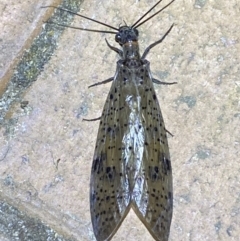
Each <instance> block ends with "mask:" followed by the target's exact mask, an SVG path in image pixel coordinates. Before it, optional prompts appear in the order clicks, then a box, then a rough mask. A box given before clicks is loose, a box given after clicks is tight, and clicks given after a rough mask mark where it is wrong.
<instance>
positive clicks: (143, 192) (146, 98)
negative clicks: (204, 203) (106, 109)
mask: <svg viewBox="0 0 240 241" xmlns="http://www.w3.org/2000/svg"><path fill="white" fill-rule="evenodd" d="M139 74H140V73H139V72H137V73H136V76H138V75H139ZM141 76H144V79H143V80H144V81H143V84H142V85H141V86H139V88H138V90H139V96H141V104H140V105H141V118H140V120H141V123H142V126H143V129H144V130H143V134H142V136H143V137H144V144H143V145H144V146H143V153H142V159H141V163H140V164H139V165H140V167H139V169H138V173H137V174H136V175H135V180H132V182H133V183H134V184H135V185H134V190H133V192H132V193H131V195H132V196H131V200H132V203H133V205H132V206H133V209H134V211H135V212H136V214H137V215H138V217H139V218H140V219H141V221H142V222H143V223H144V225H145V226H146V227H147V229H148V230H149V232H150V233H151V235H152V236H153V238H154V239H155V240H158V241H167V240H168V236H169V231H170V225H171V219H172V170H171V162H170V155H169V149H168V142H167V136H166V129H165V126H164V122H163V117H162V114H161V110H160V106H159V103H158V100H157V97H156V93H155V90H154V87H153V83H152V76H151V72H150V70H149V65H148V64H146V65H145V66H144V68H143V69H142V73H141ZM136 78H138V77H136ZM140 151H141V150H140V148H139V150H138V151H137V152H140ZM135 155H136V154H135ZM132 185H133V184H132Z"/></svg>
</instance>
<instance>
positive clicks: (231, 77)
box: [0, 0, 240, 241]
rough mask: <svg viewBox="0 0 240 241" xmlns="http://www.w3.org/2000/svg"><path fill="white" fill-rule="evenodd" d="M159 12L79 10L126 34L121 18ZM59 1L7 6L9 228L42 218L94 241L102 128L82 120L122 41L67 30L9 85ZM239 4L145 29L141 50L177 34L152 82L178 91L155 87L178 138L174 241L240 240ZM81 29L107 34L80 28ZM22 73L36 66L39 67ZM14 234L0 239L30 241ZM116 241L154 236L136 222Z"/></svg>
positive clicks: (185, 5) (3, 165)
mask: <svg viewBox="0 0 240 241" xmlns="http://www.w3.org/2000/svg"><path fill="white" fill-rule="evenodd" d="M77 2H79V1H77ZM155 2H156V1H153V0H151V1H136V0H131V1H121V0H119V1H95V0H91V1H90V0H89V1H84V2H83V4H82V5H81V10H80V11H81V13H82V14H84V15H86V16H89V17H92V18H95V19H98V20H100V21H103V22H106V23H108V24H111V25H113V26H116V27H118V26H119V25H120V24H123V20H125V21H126V22H127V23H129V24H131V23H133V22H134V21H136V19H137V18H138V17H139V16H141V15H142V14H143V13H144V12H145V11H146V10H147V9H148V8H149V7H150V6H152V5H153V4H154V3H155ZM59 3H60V1H32V2H31V3H29V2H27V3H25V4H23V3H21V2H20V1H19V2H16V1H12V2H11V1H5V0H2V1H1V3H0V13H1V15H0V17H1V21H0V24H1V29H3V31H1V37H0V41H1V42H0V46H1V50H0V51H1V52H0V61H1V62H0V68H1V81H0V87H1V88H0V90H1V94H2V99H1V102H0V103H1V105H0V108H1V109H0V111H1V114H2V117H3V118H2V122H1V124H2V127H1V136H0V201H1V203H4V204H5V207H6V205H7V206H9V207H11V209H13V210H16V211H15V212H13V214H12V215H13V217H12V218H13V220H17V218H18V216H17V214H16V213H17V212H20V213H21V214H22V216H20V217H22V222H24V220H25V219H26V220H29V219H30V220H32V219H33V220H37V221H36V223H43V224H44V225H45V230H48V227H49V228H50V229H51V230H54V231H53V232H54V233H55V237H61V238H62V240H95V239H94V235H93V232H92V228H91V222H90V214H89V200H88V192H89V177H90V168H91V162H92V156H93V150H94V145H95V140H96V135H97V129H98V123H97V122H96V123H94V122H83V121H82V119H83V118H95V117H99V116H100V115H101V111H102V107H103V104H104V101H105V99H106V95H107V93H108V90H109V88H110V84H106V85H103V86H98V87H95V88H91V89H88V86H89V85H91V84H93V83H94V82H98V81H102V80H104V79H107V78H109V77H111V76H113V75H114V72H115V68H116V61H117V56H116V54H115V53H114V52H113V51H111V50H110V49H108V48H107V46H106V43H105V40H104V39H105V38H106V37H107V39H108V40H109V42H110V43H111V44H114V45H115V46H117V44H116V43H114V36H113V35H107V34H99V33H89V32H84V31H77V30H73V29H65V30H64V32H63V35H61V37H60V39H58V40H57V42H56V43H57V45H58V46H57V49H56V51H54V52H53V54H52V57H51V59H50V60H49V61H47V63H46V64H45V65H44V70H43V71H39V73H37V74H36V76H37V78H36V80H35V81H34V80H33V81H34V82H29V84H27V85H26V86H25V89H24V88H22V89H21V91H18V92H17V93H16V92H14V91H15V90H14V89H13V88H12V85H11V83H10V80H11V77H12V76H13V74H14V68H17V67H18V63H19V61H20V59H21V56H24V49H29V48H31V46H32V44H33V42H34V37H36V36H38V35H39V33H40V31H41V28H42V21H43V20H46V19H47V18H48V17H50V16H51V15H52V12H53V11H51V10H49V9H40V6H42V5H49V4H54V5H56V6H57V5H58V4H59ZM166 3H167V2H166V1H163V3H162V4H161V6H163V5H165V4H166ZM239 5H240V4H239V1H237V0H230V1H223V0H215V1H207V0H206V1H195V2H194V1H183V0H176V1H175V3H173V4H172V5H171V6H170V7H169V8H167V9H166V10H165V11H164V12H163V13H161V14H159V15H158V16H157V17H155V18H154V19H152V20H151V21H149V22H148V23H146V24H145V25H143V26H141V27H140V28H139V31H140V45H141V52H143V50H144V49H145V48H146V47H147V46H148V45H149V44H150V43H152V42H154V41H156V40H157V39H159V38H160V37H161V36H162V35H163V34H164V33H165V32H166V31H167V29H168V28H169V27H170V25H171V24H172V23H175V24H176V25H175V26H174V28H173V30H172V32H171V33H170V34H169V35H168V37H167V38H166V39H165V41H164V43H162V44H161V45H159V46H158V47H156V48H154V49H153V50H152V51H151V53H150V54H149V55H148V58H147V59H148V60H149V61H150V62H151V69H152V72H153V74H154V76H156V77H158V78H159V79H160V78H161V79H162V80H163V81H169V82H171V81H177V82H178V84H177V85H174V86H156V89H157V92H158V98H159V101H160V105H161V109H162V112H163V116H164V118H165V124H166V126H167V129H168V130H169V131H170V132H171V133H173V134H174V137H169V144H170V153H171V159H172V166H173V181H174V182H173V185H174V215H173V221H172V226H171V234H170V238H169V240H170V241H173V240H174V241H176V240H178V241H185V240H191V241H199V240H201V241H202V240H211V241H212V240H214V241H215V240H224V241H225V240H234V241H235V240H236V241H237V240H240V228H239V227H240V192H239V190H240V178H239V177H240V168H239V160H240V155H239V149H240V147H239V141H240V140H239V139H240V138H239V137H240V132H239V117H240V110H239V105H240V100H239V97H240V95H239V93H240V80H239V76H240V64H239V63H240V57H239V52H240V43H239V38H240V25H239V21H240V6H239ZM73 25H77V26H84V27H86V28H96V29H104V27H102V26H98V25H96V24H94V23H91V22H89V21H86V20H83V19H80V18H75V19H74V22H73ZM16 26H17V27H16ZM56 31H57V30H56ZM52 33H53V34H55V32H54V31H53V32H52ZM25 63H27V64H28V65H31V64H33V62H32V60H31V58H29V59H27V60H26V61H25ZM30 77H31V76H30ZM30 79H31V78H30ZM24 80H25V79H24ZM9 86H10V87H11V88H10V87H9ZM23 87H24V86H23ZM16 96H17V97H16ZM3 97H4V98H3ZM15 97H16V98H15ZM14 98H15V99H14ZM4 210H6V208H5V209H2V208H1V210H0V211H1V212H2V213H3V211H4ZM7 210H8V209H7ZM14 213H15V214H14ZM14 215H15V216H14ZM6 217H7V216H6ZM0 220H1V219H0ZM5 221H6V220H5ZM3 223H4V222H3V221H1V225H3ZM39 225H40V224H39ZM14 228H15V227H14V226H9V229H6V231H1V232H3V233H2V234H1V235H2V238H1V236H0V239H1V240H8V241H10V240H33V239H31V238H28V237H29V236H25V237H24V238H22V237H21V238H22V239H20V237H19V236H18V235H17V234H18V233H17V232H16V235H15V236H11V235H10V234H9V233H10V231H11V229H14ZM16 229H17V228H16ZM1 230H2V229H1ZM26 230H28V233H31V230H32V232H33V234H34V233H36V230H35V229H33V228H32V227H31V226H30V225H29V226H28V225H27V226H26ZM49 240H54V239H50V236H49ZM56 240H57V239H56ZM112 240H113V241H117V240H138V241H143V240H144V241H146V240H152V238H151V236H150V234H149V233H148V232H147V230H146V229H145V227H144V226H143V225H142V224H141V222H140V221H139V220H138V219H137V217H136V216H135V214H134V213H133V212H130V213H129V215H128V216H127V218H126V220H125V221H124V222H123V224H122V226H121V227H120V229H119V230H118V232H117V233H116V235H115V236H114V238H113V239H112Z"/></svg>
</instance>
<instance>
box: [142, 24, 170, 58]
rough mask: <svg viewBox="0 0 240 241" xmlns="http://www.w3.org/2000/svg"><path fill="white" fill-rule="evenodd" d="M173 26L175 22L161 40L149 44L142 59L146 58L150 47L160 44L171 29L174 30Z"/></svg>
mask: <svg viewBox="0 0 240 241" xmlns="http://www.w3.org/2000/svg"><path fill="white" fill-rule="evenodd" d="M173 26H174V24H172V26H171V27H170V28H169V29H168V31H167V32H166V33H165V34H164V35H163V37H162V38H161V39H160V40H158V41H156V42H155V43H153V44H151V45H149V46H148V47H147V48H146V49H145V51H144V53H143V55H142V57H141V59H145V58H146V56H147V54H148V53H149V51H150V49H151V48H153V47H154V46H156V45H157V44H160V43H161V42H162V41H163V40H164V39H165V37H166V36H167V35H168V34H169V33H170V31H171V30H172V28H173Z"/></svg>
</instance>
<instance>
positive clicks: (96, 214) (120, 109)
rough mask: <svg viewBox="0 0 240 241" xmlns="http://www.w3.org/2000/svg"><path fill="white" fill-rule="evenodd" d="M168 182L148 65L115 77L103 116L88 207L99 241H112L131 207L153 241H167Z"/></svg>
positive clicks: (159, 118) (162, 134)
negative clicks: (154, 240)
mask: <svg viewBox="0 0 240 241" xmlns="http://www.w3.org/2000/svg"><path fill="white" fill-rule="evenodd" d="M171 192H172V179H171V164H170V159H169V152H168V145H167V139H166V131H165V128H164V123H163V119H162V116H161V112H160V108H159V104H158V101H157V98H156V94H155V91H154V88H153V84H152V79H151V76H150V72H149V63H148V61H145V64H144V65H143V66H141V67H139V68H133V69H128V68H126V67H125V66H124V65H122V64H121V61H119V62H118V66H117V73H116V76H115V78H114V81H113V84H112V87H111V90H110V92H109V95H108V98H107V100H106V103H105V106H104V110H103V113H102V117H101V121H100V126H99V132H98V137H97V144H96V149H95V154H94V159H93V165H92V172H91V183H90V206H91V217H92V224H93V230H94V233H95V236H96V239H97V240H98V241H103V240H110V239H111V237H112V236H113V235H114V234H115V232H116V231H117V229H118V228H119V226H120V224H121V223H122V221H123V220H124V218H125V216H126V215H127V213H128V211H129V209H130V208H131V207H132V208H133V209H134V210H135V212H136V213H137V215H138V217H139V218H140V219H141V221H142V222H143V223H144V224H145V226H146V227H147V228H148V230H149V231H150V233H151V234H152V236H153V237H154V238H155V239H156V240H161V241H165V240H167V239H166V238H165V237H168V234H169V227H170V223H171V215H172V196H171Z"/></svg>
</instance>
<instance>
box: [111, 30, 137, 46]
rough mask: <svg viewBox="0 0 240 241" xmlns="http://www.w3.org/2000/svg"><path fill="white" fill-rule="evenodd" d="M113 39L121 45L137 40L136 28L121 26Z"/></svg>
mask: <svg viewBox="0 0 240 241" xmlns="http://www.w3.org/2000/svg"><path fill="white" fill-rule="evenodd" d="M115 41H116V42H117V43H119V44H120V45H121V46H122V45H124V44H125V43H127V42H130V41H138V30H137V29H136V28H132V27H129V26H122V27H120V28H119V31H118V33H117V34H116V36H115Z"/></svg>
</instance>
